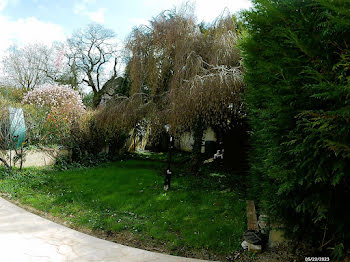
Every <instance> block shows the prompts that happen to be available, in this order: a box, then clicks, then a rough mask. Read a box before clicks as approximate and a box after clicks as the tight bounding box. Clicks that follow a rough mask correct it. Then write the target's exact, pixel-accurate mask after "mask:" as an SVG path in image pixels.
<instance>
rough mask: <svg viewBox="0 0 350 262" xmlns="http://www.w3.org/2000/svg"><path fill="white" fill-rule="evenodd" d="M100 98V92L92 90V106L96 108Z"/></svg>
mask: <svg viewBox="0 0 350 262" xmlns="http://www.w3.org/2000/svg"><path fill="white" fill-rule="evenodd" d="M101 100H102V93H101V92H94V97H93V100H92V102H93V106H94V108H97V107H98V106H99V104H100V103H101Z"/></svg>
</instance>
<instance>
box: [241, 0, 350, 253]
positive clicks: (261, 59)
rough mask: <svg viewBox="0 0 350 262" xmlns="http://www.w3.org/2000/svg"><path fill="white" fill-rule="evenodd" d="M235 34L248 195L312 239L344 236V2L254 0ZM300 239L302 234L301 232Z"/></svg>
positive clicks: (347, 95) (349, 166) (349, 188)
mask: <svg viewBox="0 0 350 262" xmlns="http://www.w3.org/2000/svg"><path fill="white" fill-rule="evenodd" d="M253 2H254V7H253V8H252V9H251V10H249V11H246V12H244V13H243V17H244V19H245V22H246V26H247V30H248V34H247V35H246V37H245V38H244V39H243V40H242V42H241V48H242V55H243V58H244V66H245V69H246V73H245V81H246V83H247V96H246V102H247V104H248V108H249V118H250V124H251V127H252V137H251V139H252V144H253V148H254V149H253V152H252V157H251V181H252V185H253V187H252V190H251V192H250V193H251V195H252V196H254V197H255V198H256V199H260V200H261V201H260V204H261V205H262V207H264V208H265V209H266V210H268V211H269V213H270V214H271V215H272V216H273V217H275V218H276V219H282V221H283V223H284V224H285V225H286V229H287V230H289V231H291V232H289V233H294V234H295V235H296V236H299V237H300V236H304V237H305V236H309V237H310V238H312V239H314V240H316V241H315V242H318V243H315V242H314V244H317V247H321V249H322V248H325V247H326V246H327V245H326V244H327V243H328V244H329V245H332V246H335V245H338V247H339V245H340V246H344V244H346V241H349V237H350V222H349V217H350V213H349V209H348V208H346V207H345V206H344V205H343V203H344V201H343V200H349V199H350V177H349V172H350V161H349V158H350V89H349V87H350V85H349V80H350V50H349V44H350V12H349V10H350V2H349V0H343V1H340V0H328V1H326V0H283V1H281V0H255V1H253ZM304 239H305V238H304Z"/></svg>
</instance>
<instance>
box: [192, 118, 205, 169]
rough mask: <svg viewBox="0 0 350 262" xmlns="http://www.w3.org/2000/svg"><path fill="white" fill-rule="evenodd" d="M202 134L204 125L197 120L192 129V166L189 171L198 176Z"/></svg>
mask: <svg viewBox="0 0 350 262" xmlns="http://www.w3.org/2000/svg"><path fill="white" fill-rule="evenodd" d="M203 134H204V125H203V121H202V119H201V118H199V119H198V120H197V122H196V124H195V125H194V127H193V139H194V143H193V147H192V165H191V170H192V172H193V173H194V174H195V175H198V172H199V168H200V165H201V154H202V141H203Z"/></svg>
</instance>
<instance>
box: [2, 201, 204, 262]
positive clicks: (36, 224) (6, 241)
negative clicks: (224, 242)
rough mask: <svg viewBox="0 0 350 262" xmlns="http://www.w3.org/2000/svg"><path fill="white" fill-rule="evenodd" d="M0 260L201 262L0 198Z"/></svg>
mask: <svg viewBox="0 0 350 262" xmlns="http://www.w3.org/2000/svg"><path fill="white" fill-rule="evenodd" d="M0 261H2V262H12V261H13V262H26V261H33V262H40V261H45V262H46V261H99V262H101V261H106V262H107V261H115V262H119V261H120V262H134V261H135V262H136V261H137V262H141V261H145V262H146V261H147V262H148V261H149V262H151V261H152V262H158V261H159V262H198V261H204V260H198V259H190V258H183V257H176V256H170V255H164V254H159V253H154V252H149V251H145V250H141V249H137V248H132V247H127V246H123V245H120V244H116V243H113V242H110V241H106V240H102V239H98V238H96V237H92V236H89V235H86V234H83V233H80V232H78V231H75V230H72V229H70V228H67V227H64V226H62V225H59V224H56V223H54V222H52V221H49V220H47V219H44V218H42V217H39V216H37V215H34V214H32V213H29V212H27V211H25V210H24V209H22V208H20V207H18V206H16V205H14V204H12V203H10V202H8V201H6V200H4V199H3V198H0Z"/></svg>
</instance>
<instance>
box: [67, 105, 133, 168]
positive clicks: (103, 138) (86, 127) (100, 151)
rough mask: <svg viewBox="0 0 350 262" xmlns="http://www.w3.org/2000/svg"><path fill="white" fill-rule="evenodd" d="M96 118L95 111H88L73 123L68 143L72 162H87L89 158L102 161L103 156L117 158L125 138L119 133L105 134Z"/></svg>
mask: <svg viewBox="0 0 350 262" xmlns="http://www.w3.org/2000/svg"><path fill="white" fill-rule="evenodd" d="M97 117H98V114H97V112H96V111H88V112H87V113H86V114H84V115H82V116H81V117H80V118H78V119H76V120H75V121H74V122H73V124H72V127H71V141H70V143H71V148H72V160H73V161H74V162H89V161H90V160H89V158H96V157H97V158H98V159H102V160H103V159H104V158H105V156H104V154H108V155H109V157H110V158H115V157H118V156H119V154H120V149H121V148H122V147H123V146H124V144H125V141H126V138H127V137H126V136H125V135H124V134H123V132H121V131H119V132H114V133H113V135H111V133H107V132H106V130H105V129H104V128H102V127H101V126H100V125H99V124H98V123H99V122H98V121H97ZM107 148H108V150H107ZM102 160H101V161H102ZM99 161H100V160H98V162H99Z"/></svg>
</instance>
